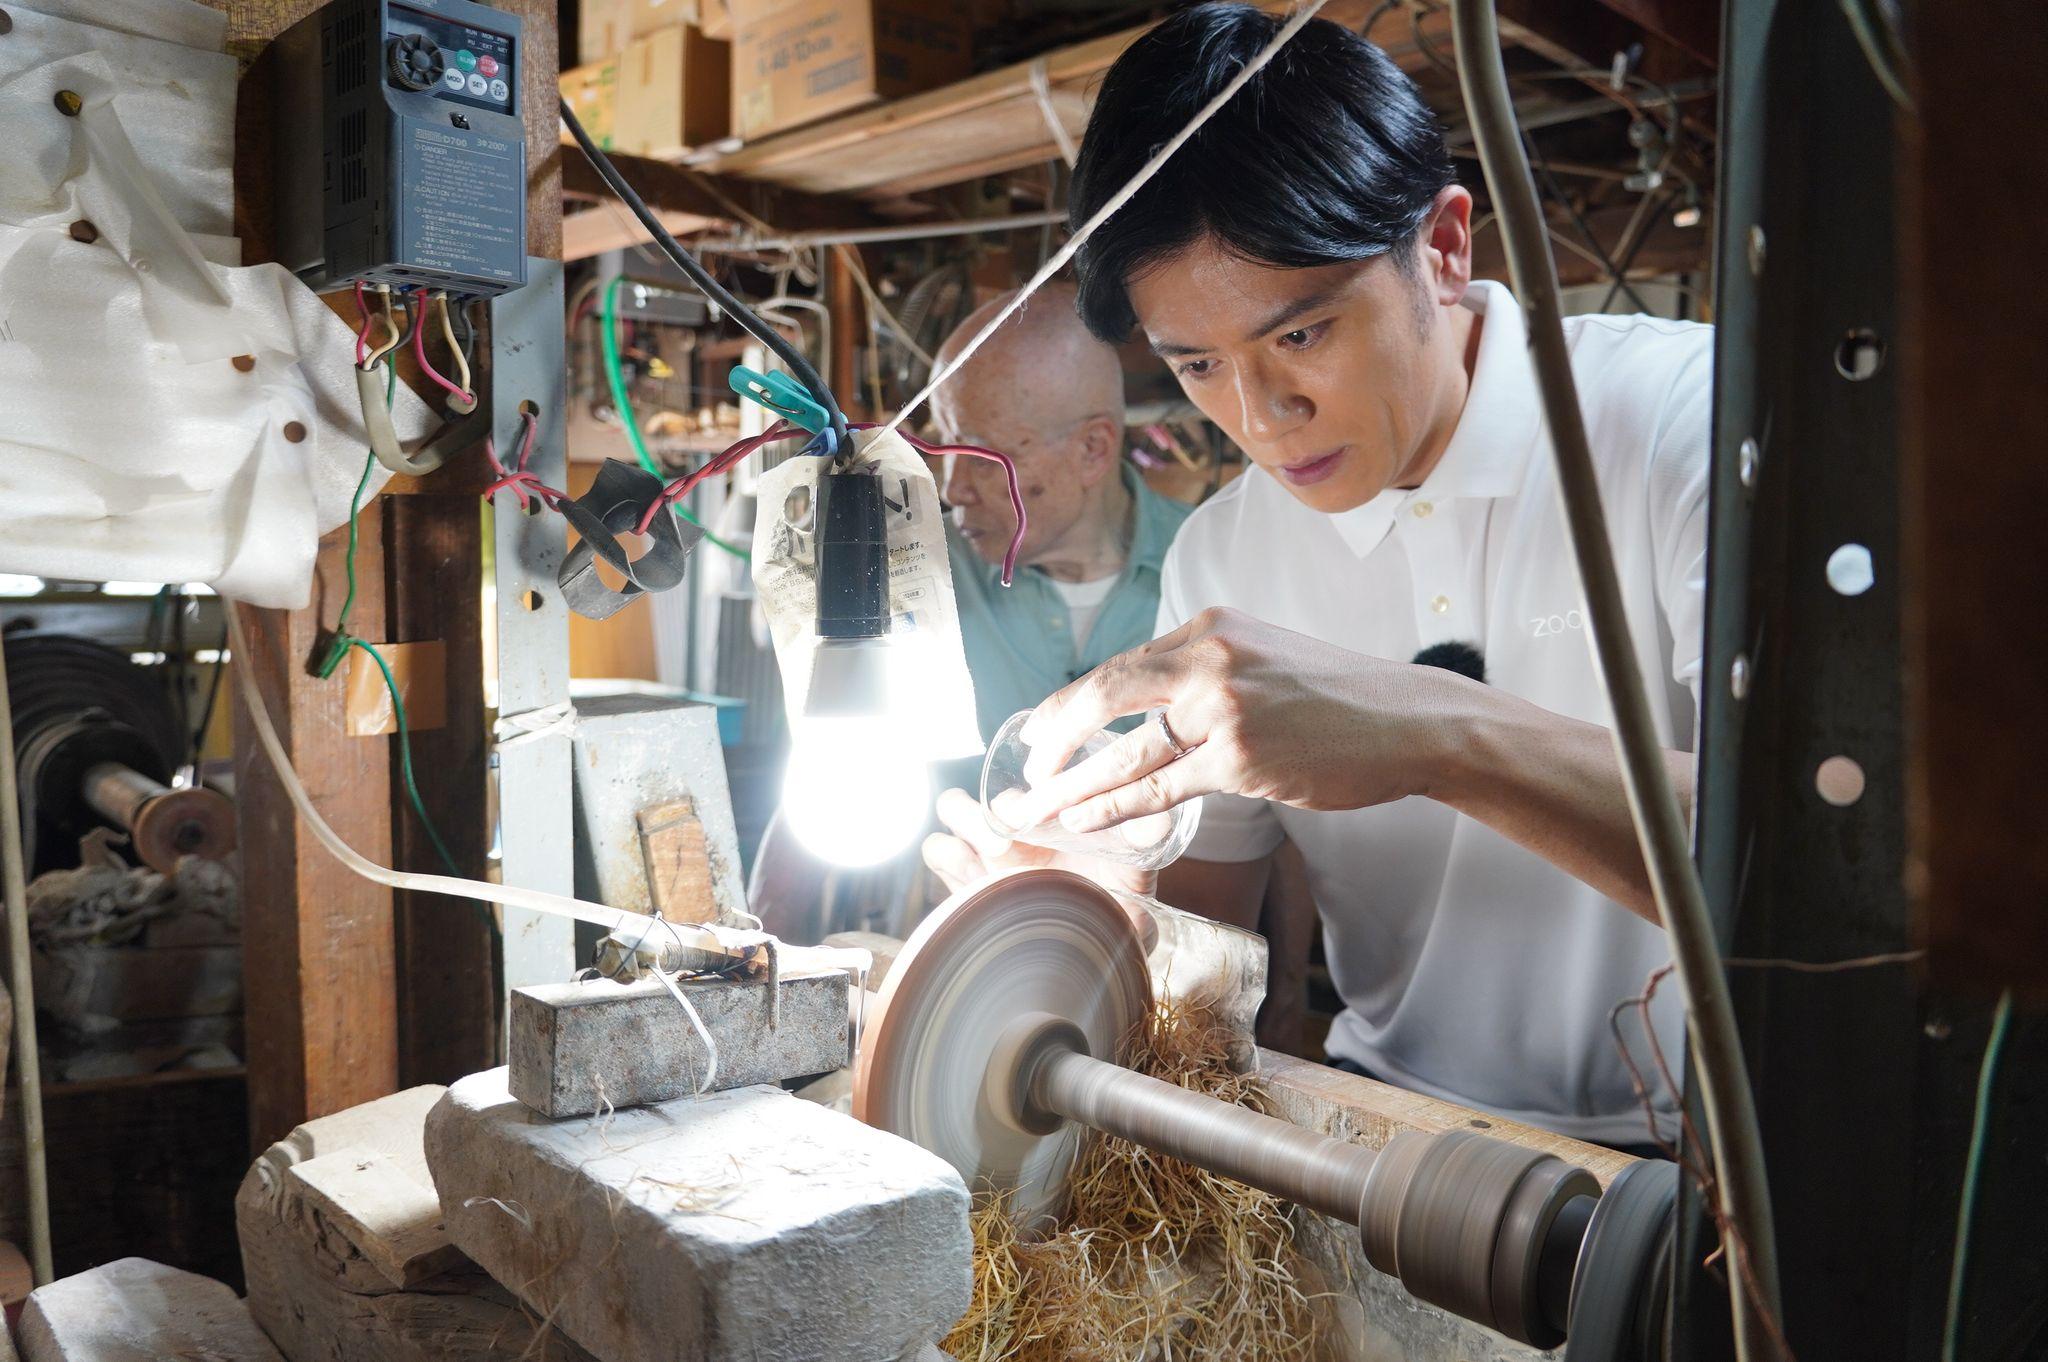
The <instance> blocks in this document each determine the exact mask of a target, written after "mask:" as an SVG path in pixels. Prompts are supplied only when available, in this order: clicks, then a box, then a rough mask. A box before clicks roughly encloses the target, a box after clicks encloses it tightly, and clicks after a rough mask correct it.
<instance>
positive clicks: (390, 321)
mask: <svg viewBox="0 0 2048 1362" xmlns="http://www.w3.org/2000/svg"><path fill="white" fill-rule="evenodd" d="M377 292H378V293H379V294H380V295H381V297H382V300H383V303H384V324H385V325H386V326H387V327H389V328H390V329H391V339H390V340H387V341H385V342H384V343H383V344H382V345H379V346H377V347H375V348H374V349H372V350H371V351H370V353H369V355H368V357H367V358H365V359H364V360H363V362H362V364H361V366H360V367H362V368H365V369H374V368H376V367H377V366H378V365H379V364H380V363H382V362H383V361H384V360H385V359H386V358H388V357H389V356H390V355H391V353H392V352H393V351H395V350H396V349H398V347H399V346H401V345H403V344H405V338H406V333H407V330H408V329H409V328H410V327H411V325H412V312H411V310H410V309H408V308H406V304H405V300H404V299H403V298H400V299H399V300H398V306H399V307H400V308H401V309H404V310H405V321H406V324H405V326H400V325H399V324H398V319H397V318H396V317H395V316H393V315H392V311H391V290H390V289H389V288H388V287H386V286H385V285H382V284H379V285H378V286H377Z"/></svg>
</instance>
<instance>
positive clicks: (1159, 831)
mask: <svg viewBox="0 0 2048 1362" xmlns="http://www.w3.org/2000/svg"><path fill="white" fill-rule="evenodd" d="M1030 717H1031V711H1030V710H1025V711H1023V712H1021V713H1018V714H1012V715H1011V716H1010V717H1009V718H1008V719H1006V720H1004V721H1003V726H1002V727H1001V728H1000V729H998V730H996V736H995V738H994V740H993V741H991V742H990V743H989V745H988V757H987V759H986V760H985V761H983V762H982V766H981V814H982V817H983V818H985V819H986V820H988V825H989V827H990V828H992V829H994V830H995V832H996V833H997V834H998V835H999V836H1002V837H1007V838H1009V839H1010V840H1011V841H1013V842H1029V843H1031V844H1032V845H1033V846H1041V847H1048V848H1050V849H1052V850H1055V851H1076V852H1081V853H1083V854H1085V855H1089V856H1095V857H1098V858H1100V859H1102V860H1105V861H1115V862H1117V863H1119V864H1122V865H1130V866H1136V867H1138V868H1139V869H1141V870H1157V869H1158V868H1159V867H1160V866H1163V865H1167V864H1169V863H1171V862H1173V861H1175V860H1178V859H1179V858H1180V854H1181V853H1182V852H1184V851H1186V850H1187V849H1188V843H1189V842H1191V841H1192V840H1194V836H1195V828H1196V825H1197V824H1199V823H1200V822H1201V817H1202V802H1201V801H1200V800H1198V799H1196V800H1190V801H1188V802H1187V803H1185V804H1177V805H1175V806H1174V807H1173V808H1171V809H1168V810H1167V811H1166V812H1165V813H1154V814H1147V815H1145V816H1144V817H1142V818H1133V819H1131V820H1130V821H1129V822H1127V823H1119V824H1117V825H1116V826H1114V827H1108V828H1103V829H1101V830H1099V831H1096V832H1074V831H1071V830H1069V829H1068V828H1067V827H1066V826H1065V825H1064V824H1062V823H1061V822H1060V821H1059V819H1058V818H1057V817H1053V818H1048V819H1044V820H1041V821H1039V822H1036V823H1033V824H1031V825H1030V826H1028V827H1026V826H1020V825H1019V822H1018V820H1017V819H1016V818H1015V817H1011V818H1005V817H1004V813H1005V812H1006V811H1007V810H1010V809H1013V808H1014V806H1015V805H1016V804H1017V803H1019V802H1020V801H1021V800H1022V798H1023V796H1024V794H1025V792H1026V791H1028V790H1030V789H1031V780H1030V778H1029V777H1028V776H1026V775H1025V774H1024V764H1025V762H1026V761H1027V760H1029V759H1030V756H1031V746H1030V744H1029V743H1026V742H1025V741H1024V740H1023V738H1022V737H1021V736H1020V735H1021V734H1022V732H1023V730H1024V721H1025V720H1027V719H1029V718H1030ZM1121 736H1122V735H1121V734H1119V733H1114V732H1112V731H1110V730H1109V729H1106V728H1105V729H1103V730H1102V731H1101V732H1099V733H1096V734H1095V735H1093V736H1092V737H1090V738H1089V739H1088V740H1087V741H1086V742H1084V743H1082V744H1081V746H1080V747H1078V748H1076V749H1075V751H1074V755H1073V756H1071V757H1069V758H1068V759H1067V764H1066V766H1065V767H1062V768H1061V769H1062V770H1066V769H1070V768H1072V767H1073V766H1074V765H1076V764H1077V763H1079V762H1083V761H1086V760H1087V759H1088V758H1089V757H1092V756H1094V755H1095V754H1096V753H1097V752H1100V751H1101V750H1102V749H1103V748H1105V747H1107V746H1109V745H1110V744H1111V743H1113V742H1115V741H1116V740H1117V739H1118V738H1119V737H1121Z"/></svg>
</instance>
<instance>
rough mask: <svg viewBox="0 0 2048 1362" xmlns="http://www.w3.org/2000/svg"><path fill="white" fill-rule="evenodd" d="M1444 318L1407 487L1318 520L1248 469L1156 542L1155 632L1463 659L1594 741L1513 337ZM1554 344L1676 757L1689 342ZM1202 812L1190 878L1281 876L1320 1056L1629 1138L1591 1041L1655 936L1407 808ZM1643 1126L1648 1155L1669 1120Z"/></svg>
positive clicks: (1553, 488) (1687, 725)
mask: <svg viewBox="0 0 2048 1362" xmlns="http://www.w3.org/2000/svg"><path fill="white" fill-rule="evenodd" d="M1464 305H1465V306H1466V307H1469V308H1471V309H1472V310H1473V311H1475V312H1478V313H1480V314H1481V315H1482V316H1483V318H1484V322H1483V325H1482V326H1481V328H1480V339H1479V350H1478V358H1477V363H1476V367H1475V370H1474V373H1473V381H1472V388H1471V392H1470V394H1469V395H1468V397H1467V399H1466V404H1465V410H1464V413H1463V415H1462V416H1461V417H1460V419H1459V422H1458V429H1457V431H1456V433H1455V434H1454V435H1453V436H1452V439H1451V442H1450V445H1449V447H1448V449H1446V451H1445V453H1444V456H1443V458H1442V460H1441V461H1440V462H1439V463H1438V465H1437V467H1436V468H1435V470H1434V471H1433V472H1431V474H1430V475H1429V477H1428V478H1427V479H1426V480H1425V481H1424V483H1423V485H1422V486H1421V487H1419V488H1416V489H1414V490H1412V491H1397V490H1391V489H1390V490H1388V491H1385V492H1382V493H1381V494H1380V495H1379V496H1377V497H1375V498H1374V499H1373V500H1372V501H1370V502H1368V503H1366V504H1365V505H1363V506H1360V507H1358V508H1356V509H1354V510H1351V511H1346V512H1344V513H1342V514H1340V515H1325V514H1323V513H1321V512H1318V511H1314V510H1311V509H1309V508H1308V507H1307V506H1304V505H1303V504H1302V503H1301V502H1299V501H1297V500H1296V499H1295V498H1294V496H1293V495H1292V494H1291V493H1289V492H1288V491H1287V489H1286V488H1284V487H1283V486H1281V485H1280V484H1279V483H1278V482H1277V481H1276V480H1275V479H1274V478H1273V477H1271V476H1270V475H1269V474H1267V473H1264V472H1262V471H1259V470H1257V469H1254V470H1252V471H1251V472H1249V473H1247V474H1246V475H1245V476H1243V477H1241V478H1239V479H1238V480H1237V481H1235V482H1234V483H1232V484H1231V485H1230V486H1229V487H1227V488H1226V489H1224V490H1223V491H1222V492H1221V493H1219V494H1218V495H1217V496H1216V497H1214V498H1213V499H1211V500H1210V501H1209V502H1208V503H1207V504H1206V505H1204V506H1202V507H1201V508H1200V509H1199V510H1197V511H1196V512H1195V513H1194V515H1193V517H1192V518H1190V519H1189V521H1188V522H1187V524H1186V526H1185V527H1183V528H1182V530H1181V532H1180V535H1179V537H1178V538H1177V539H1176V540H1175V541H1174V545H1173V548H1172V550H1171V551H1170V552H1169V553H1168V555H1167V558H1166V565H1165V568H1164V570H1163V574H1162V579H1161V588H1160V613H1159V630H1160V632H1161V633H1164V632H1166V631H1167V630H1169V629H1172V628H1175V627H1177V626H1178V625H1180V624H1181V623H1183V622H1184V621H1186V620H1187V619H1188V618H1189V617H1191V616H1193V615H1195V614H1197V613H1198V612H1200V611H1201V610H1203V609H1205V608H1207V607H1210V606H1230V607H1233V608H1235V609H1238V610H1242V611H1244V612H1246V613H1247V614H1250V615H1253V616H1256V617H1258V618H1260V619H1263V620H1266V621H1269V622H1271V623H1273V624H1277V625H1280V626H1282V627H1284V628H1287V629H1292V630H1295V631H1297V632H1299V633H1304V634H1309V635H1312V636H1314V637H1316V638H1319V639H1323V640H1324V641H1326V642H1329V643H1333V644H1336V645H1338V646H1340V647H1344V648H1348V649H1351V650H1352V651H1354V652H1359V653H1366V654H1370V655H1373V656H1376V657H1385V658H1395V659H1403V660H1405V659H1407V658H1411V657H1413V656H1414V655H1415V653H1416V652H1417V650H1419V649H1421V648H1423V647H1426V646H1428V645H1430V644H1433V643H1443V642H1447V641H1452V640H1459V641H1464V642H1469V643H1474V644H1476V645H1477V646H1478V647H1479V649H1480V651H1481V652H1482V653H1484V655H1485V658H1486V679H1487V681H1488V682H1489V683H1490V684H1492V685H1495V686H1498V687H1500V688H1501V689H1502V690H1506V691H1509V692H1511V693H1513V694H1515V695H1519V696H1521V697H1523V698H1524V699H1526V700H1529V701H1532V702H1533V703H1535V704H1538V705H1541V706H1542V707H1543V708H1545V709H1548V710H1552V711H1554V712H1556V713H1559V714H1564V715H1569V716H1571V717H1573V718H1577V719H1583V720H1586V721H1588V722H1591V723H1596V724H1600V725H1603V726H1607V727H1611V726H1612V722H1613V721H1612V715H1611V712H1610V710H1609V709H1608V705H1607V698H1606V694H1605V690H1604V688H1603V687H1602V685H1601V681H1600V676H1599V672H1598V669H1597V666H1596V664H1595V662H1594V659H1593V651H1592V638H1591V635H1590V633H1589V632H1588V631H1587V628H1586V616H1585V603H1584V598H1583V593H1582V592H1581V591H1580V588H1579V580H1578V571H1577V567H1576V565H1575V562H1574V559H1573V556H1572V548H1571V538H1570V534H1569V532H1568V530H1567V529H1566V526H1565V520H1564V514H1563V510H1562V507H1561V504H1560V502H1559V498H1558V491H1557V478H1556V473H1555V468H1554V463H1553V455H1552V453H1551V450H1550V444H1549V440H1548V439H1547V437H1546V436H1545V423H1544V419H1543V412H1542V405H1541V401H1540V399H1539V397H1538V393H1537V388H1536V381H1535V373H1534V370H1533V368H1532V366H1531V363H1530V360H1529V357H1528V351H1527V345H1526V332H1525V330H1524V328H1523V325H1522V316H1521V311H1520V309H1519V307H1518V306H1517V305H1516V303H1515V300H1514V297H1513V295H1511V294H1510V293H1509V292H1508V290H1507V289H1506V288H1504V287H1502V286H1500V285H1498V284H1491V283H1475V284H1474V285H1473V286H1472V289H1471V291H1470V292H1469V294H1468V295H1467V297H1466V300H1465V304H1464ZM1565 331H1566V335H1567V338H1568V341H1569V343H1570V346H1571V352H1572V370H1573V373H1574V374H1575V375H1576V376H1577V379H1578V385H1579V400H1580V403H1581V405H1582V406H1583V407H1584V408H1585V414H1586V427H1587V433H1588V435H1589V436H1590V438H1591V442H1592V449H1593V461H1594V464H1595V465H1596V467H1597V469H1598V474H1599V479H1600V489H1601V493H1602V496H1603V498H1604V499H1605V503H1606V509H1607V517H1608V529H1609V533H1610V534H1611V535H1612V537H1613V540H1614V553H1615V557H1616V561H1617V563H1618V565H1619V567H1620V570H1621V579H1622V582H1623V584H1624V589H1625V592H1626V596H1627V602H1628V613H1629V625H1630V628H1631V630H1632V631H1633V635H1634V639H1635V646H1636V652H1637V657H1638V661H1639V662H1640V665H1641V667H1642V670H1643V674H1644V676H1645V677H1646V678H1647V679H1648V681H1649V683H1650V695H1651V701H1652V706H1653V708H1654V709H1655V711H1656V718H1657V726H1658V734H1659V737H1660V738H1661V739H1662V741H1663V742H1664V744H1665V745H1666V746H1668V747H1672V748H1680V749H1690V748H1691V747H1692V745H1693V734H1694V716H1695V712H1696V706H1697V701H1698V686H1699V677H1700V665H1701V654H1702V650H1703V647H1704V642H1703V627H1702V622H1703V618H1704V613H1705V603H1706V531H1707V519H1706V517H1707V449H1708V417H1709V409H1710V403H1711V391H1710V375H1711V372H1712V363H1713V330H1712V328H1711V327H1707V326H1701V325H1697V324H1693V323H1686V322H1669V321H1661V320H1657V319H1655V318H1649V317H1606V316H1585V317H1572V318H1569V319H1567V320H1566V322H1565ZM1207 805H1208V807H1206V808H1205V809H1204V810H1203V812H1202V825H1201V830H1200V832H1199V833H1198V834H1197V836H1196V838H1195V841H1194V845H1193V846H1192V847H1191V848H1190V850H1189V852H1188V855H1190V856H1192V857H1195V858H1198V859H1204V860H1213V861H1244V860H1253V859H1256V858H1258V857H1260V856H1263V855H1265V854H1266V853H1267V852H1270V851H1271V850H1273V848H1275V847H1276V846H1278V845H1279V843H1280V840H1281V837H1282V835H1283V834H1285V835H1286V836H1287V837H1289V838H1291V839H1293V841H1294V842H1295V843H1296V845H1298V846H1299V847H1300V848H1301V850H1302V853H1303V855H1304V856H1305V857H1306V859H1307V862H1308V869H1309V876H1310V881H1311V883H1312V886H1313V888H1314V892H1315V897H1316V903H1317V906H1318V907H1319V909H1320V910H1321V913H1322V919H1323V932H1324V945H1325V949H1326V951H1327V954H1328V957H1329V964H1330V973H1331V977H1332V980H1333V982H1334V983H1335V984H1336V987H1337V991H1338V992H1339V993H1340V994H1341V995H1342V996H1343V999H1344V1002H1345V1009H1344V1011H1343V1013H1342V1014H1341V1015H1340V1016H1339V1017H1338V1018H1337V1021H1336V1024H1335V1026H1334V1027H1333V1028H1332V1029H1331V1031H1330V1036H1329V1041H1328V1046H1329V1052H1330V1053H1331V1054H1332V1055H1333V1056H1338V1057H1342V1058H1346V1059H1350V1060H1354V1061H1356V1062H1357V1063H1359V1064H1362V1065H1364V1066H1365V1067H1366V1068H1367V1069H1368V1070H1370V1071H1371V1072H1373V1073H1375V1074H1378V1075H1380V1076H1381V1077H1383V1078H1386V1079H1387V1080H1389V1081H1390V1082H1394V1083H1398V1084H1401V1085H1403V1086H1405V1087H1409V1088H1413V1089H1415V1090H1417V1091H1420V1092H1424V1093H1428V1094H1431V1095H1433V1096H1437V1097H1442V1098H1447V1099H1449V1100H1452V1101H1456V1102H1461V1103H1464V1104H1466V1105H1469V1106H1474V1107H1478V1108H1481V1109H1483V1110H1486V1111H1491V1112H1495V1113H1498V1114H1500V1115H1502V1116H1507V1117H1510V1118H1512V1119H1515V1120H1519V1121H1526V1122H1528V1123H1530V1124H1532V1125H1538V1126H1543V1127H1547V1128H1549V1129H1551V1130H1555V1131H1558V1132H1560V1133H1562V1134H1566V1135H1571V1136H1575V1137H1578V1138H1581V1139H1590V1140H1599V1141H1605V1142H1608V1143H1640V1142H1642V1141H1644V1140H1645V1139H1646V1138H1647V1136H1648V1130H1647V1126H1646V1122H1645V1120H1644V1118H1643V1115H1642V1110H1641V1107H1640V1106H1639V1105H1638V1104H1637V1102H1636V1100H1635V1097H1634V1095H1633V1093H1632V1091H1631V1089H1630V1087H1629V1082H1628V1076H1627V1072H1626V1070H1625V1069H1624V1068H1623V1066H1622V1063H1621V1060H1620V1058H1619V1056H1618V1055H1617V1054H1616V1051H1615V1046H1614V1043H1613V1039H1612V1036H1611V1034H1610V1032H1609V1030H1608V1025H1607V1016H1608V1011H1609V1009H1610V1008H1612V1007H1613V1005H1614V1004H1615V1003H1616V1002H1618V1001H1620V1000H1621V999H1623V998H1626V997H1629V996H1631V995H1633V994H1636V993H1639V992H1640V991H1641V989H1642V986H1643V983H1644V980H1645V979H1646V977H1647V976H1648V975H1649V974H1650V972H1651V971H1652V970H1654V969H1655V968H1657V967H1658V966H1659V965H1661V964H1663V963H1664V962H1665V960H1666V959H1668V957H1669V952H1668V950H1667V948H1666V945H1665V941H1664V937H1663V934H1662V933H1661V932H1660V931H1659V930H1658V929H1656V928H1655V927H1652V926H1650V925H1649V924H1648V923H1646V922H1644V921H1643V920H1642V919H1640V918H1638V917H1636V916H1635V915H1634V914H1632V913H1630V912H1629V911H1628V910H1626V909H1624V908H1622V907H1621V906H1619V905H1618V904H1616V903H1614V902H1613V901H1611V900H1609V899H1607V898H1605V897H1603V896H1602V895H1601V894H1599V893H1598V892H1596V891H1595V890H1593V889H1592V888H1590V887H1589V886H1587V885H1586V884H1584V883H1582V882H1581V881H1579V880H1577V879H1574V878H1573V877H1572V876H1570V875H1567V874H1566V873H1565V872H1564V871H1562V870H1559V869H1557V868H1556V867H1555V866H1552V865H1551V864H1550V863H1548V862H1547V861H1545V860H1543V859H1542V858H1541V857H1539V856H1537V855H1535V854H1534V853H1532V852H1529V851H1525V850H1523V849H1522V848H1521V847H1519V846H1517V845H1515V844H1514V843H1513V842H1511V841H1509V840H1508V839H1507V838H1506V837H1503V836H1502V835H1500V834H1499V833H1496V832H1494V831H1493V830H1492V829H1490V828H1488V827H1486V826H1485V825H1483V824H1481V823H1478V822H1476V821H1474V820H1472V819H1470V818H1466V817H1464V816H1462V815H1460V814H1457V813H1454V812H1452V811H1451V810H1450V809H1449V808H1447V807H1446V806H1444V805H1442V804H1438V803H1434V802H1432V801H1429V800H1426V799H1419V798H1417V799H1404V800H1401V801H1398V802H1396V803H1393V804H1390V805H1385V806H1382V807H1380V808H1375V809H1362V810H1357V811H1354V812H1348V813H1307V812H1303V811H1300V810H1297V809H1290V808H1286V807H1284V806H1280V805H1275V804H1268V803H1265V802H1263V801H1258V800H1249V799H1242V798H1237V797H1216V798H1211V799H1209V800H1208V801H1207ZM1679 1003H1680V999H1679V996H1678V989H1677V985H1676V983H1675V982H1674V983H1667V984H1666V985H1665V987H1663V988H1662V989H1660V990H1659V993H1658V997H1657V1001H1656V1023H1657V1031H1658V1035H1659V1037H1660V1039H1661V1040H1662V1041H1663V1043H1664V1045H1665V1046H1666V1047H1667V1053H1669V1054H1670V1055H1671V1056H1672V1062H1673V1064H1674V1065H1676V1064H1677V1062H1678V1059H1677V1056H1678V1054H1679V1048H1678V1047H1679V1043H1680V1038H1681V1020H1680V1016H1681V1010H1680V1006H1679ZM1631 1034H1632V1035H1633V1034H1635V1033H1633V1032H1632V1033H1631ZM1637 1053H1638V1054H1639V1055H1641V1053H1642V1051H1641V1049H1640V1038H1639V1037H1638V1050H1637ZM1663 1116H1664V1119H1662V1120H1660V1125H1664V1126H1665V1128H1666V1133H1667V1134H1668V1133H1669V1131H1670V1128H1671V1126H1672V1125H1674V1124H1675V1116H1674V1115H1673V1113H1672V1112H1671V1111H1669V1110H1668V1109H1667V1110H1666V1111H1665V1112H1664V1113H1663Z"/></svg>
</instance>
